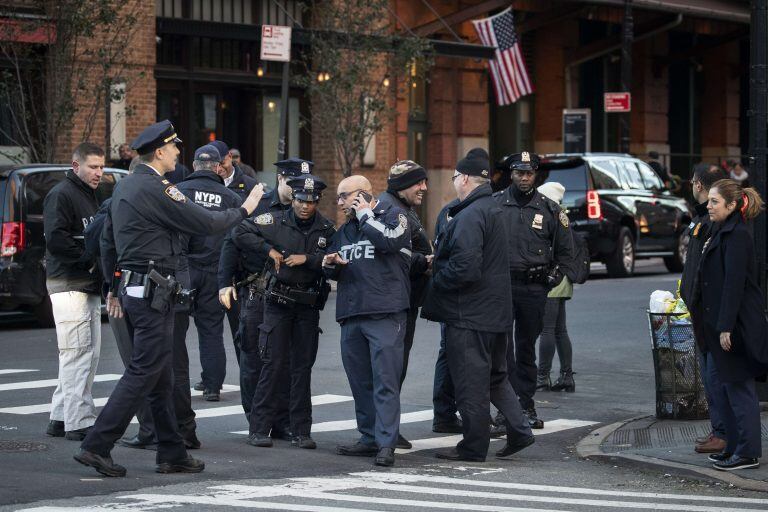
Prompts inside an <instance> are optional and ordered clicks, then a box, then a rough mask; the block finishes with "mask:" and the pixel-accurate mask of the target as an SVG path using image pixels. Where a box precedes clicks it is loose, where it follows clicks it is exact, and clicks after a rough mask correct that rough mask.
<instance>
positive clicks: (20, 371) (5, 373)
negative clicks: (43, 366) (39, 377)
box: [0, 369, 40, 375]
mask: <svg viewBox="0 0 768 512" xmlns="http://www.w3.org/2000/svg"><path fill="white" fill-rule="evenodd" d="M37 371H40V370H12V369H8V370H0V375H10V374H12V373H27V372H37Z"/></svg>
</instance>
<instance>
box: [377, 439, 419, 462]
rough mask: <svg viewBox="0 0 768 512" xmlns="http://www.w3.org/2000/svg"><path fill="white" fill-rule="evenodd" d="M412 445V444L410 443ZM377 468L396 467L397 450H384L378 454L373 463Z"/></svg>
mask: <svg viewBox="0 0 768 512" xmlns="http://www.w3.org/2000/svg"><path fill="white" fill-rule="evenodd" d="M409 444H410V443H409ZM373 463H374V464H376V465H377V466H386V467H391V466H394V465H395V449H394V448H382V449H381V450H379V453H377V454H376V460H374V461H373Z"/></svg>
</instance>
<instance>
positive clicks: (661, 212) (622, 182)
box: [540, 153, 692, 277]
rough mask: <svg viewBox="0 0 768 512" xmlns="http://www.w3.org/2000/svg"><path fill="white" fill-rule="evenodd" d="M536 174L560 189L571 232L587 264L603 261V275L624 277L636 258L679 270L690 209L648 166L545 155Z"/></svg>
mask: <svg viewBox="0 0 768 512" xmlns="http://www.w3.org/2000/svg"><path fill="white" fill-rule="evenodd" d="M540 169H542V170H543V171H544V172H543V173H542V174H543V175H544V176H546V181H556V182H558V183H561V184H562V185H563V186H564V187H565V197H564V198H563V208H565V209H566V211H567V213H568V217H569V219H570V221H571V223H572V225H573V229H575V230H577V231H581V232H584V233H586V235H587V239H588V242H589V251H590V253H591V256H592V258H593V261H602V262H604V263H605V265H606V267H607V269H608V275H610V276H612V277H627V276H630V275H632V274H633V272H634V270H635V260H636V259H638V258H652V257H663V258H664V264H665V265H666V267H667V269H668V270H669V271H670V272H681V271H682V269H683V263H684V262H685V256H686V250H687V248H688V229H686V228H687V227H688V225H689V223H690V222H691V217H692V215H691V210H690V208H689V206H688V203H686V201H685V200H684V199H681V198H679V197H675V196H673V195H672V194H671V193H670V192H669V191H668V190H666V189H665V188H664V184H663V183H662V181H661V179H660V178H659V176H658V175H657V174H656V173H655V172H654V171H653V169H651V168H650V166H648V164H646V163H645V162H643V161H642V160H638V159H637V158H633V157H631V156H630V155H622V154H615V153H585V154H550V155H542V163H541V167H540Z"/></svg>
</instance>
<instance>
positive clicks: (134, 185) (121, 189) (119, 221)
mask: <svg viewBox="0 0 768 512" xmlns="http://www.w3.org/2000/svg"><path fill="white" fill-rule="evenodd" d="M110 214H111V219H112V222H111V223H109V222H107V223H106V224H105V226H104V233H103V234H102V242H104V243H105V244H106V245H108V244H109V241H110V240H112V241H113V242H112V243H114V250H115V253H116V258H117V262H118V266H119V267H120V268H121V269H129V270H133V271H134V272H146V271H147V265H148V263H149V261H150V260H151V261H154V262H155V265H156V266H157V267H158V269H159V270H160V271H161V272H168V273H172V272H175V271H176V269H177V268H178V265H179V258H180V257H181V256H182V255H183V247H182V243H183V242H182V237H181V236H180V235H182V234H188V235H209V234H213V233H217V232H225V231H226V230H228V229H229V228H231V227H234V226H235V225H236V224H238V223H239V222H240V221H241V220H243V219H244V218H245V217H246V216H247V213H246V211H245V209H243V208H230V209H228V210H225V211H222V212H211V211H208V210H206V209H205V208H203V207H202V206H199V205H197V204H195V203H193V202H192V201H189V200H188V199H187V197H186V196H185V195H184V194H182V193H181V191H180V190H179V189H177V188H176V187H175V186H174V185H172V184H171V183H170V182H169V181H168V180H166V179H165V178H163V177H162V176H160V175H158V174H157V173H156V172H155V171H154V170H153V169H152V168H151V167H149V166H147V165H144V164H141V165H139V166H137V167H136V169H135V170H134V171H133V174H131V175H130V176H126V177H125V178H123V179H122V180H120V182H119V183H118V184H117V186H116V187H115V191H114V193H113V195H112V205H111V208H110ZM105 248H106V249H107V250H111V248H110V247H105V246H104V245H102V251H104V249H105Z"/></svg>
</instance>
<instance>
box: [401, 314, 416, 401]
mask: <svg viewBox="0 0 768 512" xmlns="http://www.w3.org/2000/svg"><path fill="white" fill-rule="evenodd" d="M417 318H419V307H418V306H411V309H409V310H408V313H407V316H406V318H405V337H404V338H403V374H402V375H401V376H400V387H402V386H403V381H405V374H406V373H407V372H408V359H409V358H410V356H411V348H413V336H414V335H415V334H416V319H417Z"/></svg>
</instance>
